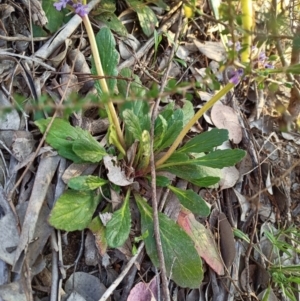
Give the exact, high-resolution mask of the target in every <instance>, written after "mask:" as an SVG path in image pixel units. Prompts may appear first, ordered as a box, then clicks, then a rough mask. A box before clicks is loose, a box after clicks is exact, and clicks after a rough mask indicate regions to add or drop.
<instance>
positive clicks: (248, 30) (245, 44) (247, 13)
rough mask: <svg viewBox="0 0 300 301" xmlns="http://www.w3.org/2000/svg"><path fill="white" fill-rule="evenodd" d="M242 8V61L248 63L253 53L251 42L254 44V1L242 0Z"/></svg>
mask: <svg viewBox="0 0 300 301" xmlns="http://www.w3.org/2000/svg"><path fill="white" fill-rule="evenodd" d="M241 9H242V25H243V30H244V33H243V39H242V48H243V49H244V50H243V51H242V52H241V61H242V63H248V62H249V61H250V55H251V44H252V39H251V35H252V30H253V19H252V18H253V14H252V1H251V0H241Z"/></svg>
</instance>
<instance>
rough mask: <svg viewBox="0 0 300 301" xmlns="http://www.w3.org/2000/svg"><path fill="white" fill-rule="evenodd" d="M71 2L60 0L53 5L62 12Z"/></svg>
mask: <svg viewBox="0 0 300 301" xmlns="http://www.w3.org/2000/svg"><path fill="white" fill-rule="evenodd" d="M68 2H69V0H60V1H58V2H56V3H54V4H53V6H54V7H55V8H56V9H57V10H58V11H61V9H62V8H66V6H67V4H68Z"/></svg>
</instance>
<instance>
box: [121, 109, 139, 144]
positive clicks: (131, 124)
mask: <svg viewBox="0 0 300 301" xmlns="http://www.w3.org/2000/svg"><path fill="white" fill-rule="evenodd" d="M123 120H124V123H125V127H126V130H127V131H129V132H130V133H131V134H132V136H133V138H134V140H138V141H141V140H142V133H143V129H142V127H141V122H140V119H139V117H138V116H136V115H135V114H134V112H133V111H132V110H125V111H124V112H123Z"/></svg>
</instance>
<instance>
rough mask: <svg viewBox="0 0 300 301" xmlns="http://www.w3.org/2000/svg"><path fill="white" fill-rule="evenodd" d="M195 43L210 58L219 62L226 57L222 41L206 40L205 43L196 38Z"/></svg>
mask: <svg viewBox="0 0 300 301" xmlns="http://www.w3.org/2000/svg"><path fill="white" fill-rule="evenodd" d="M194 43H195V45H196V46H197V47H198V49H199V51H200V52H201V53H203V54H204V55H205V56H207V57H208V58H209V59H211V60H214V61H217V62H221V61H224V60H225V59H226V49H225V48H224V46H223V44H222V43H221V42H210V41H205V43H201V42H199V41H197V40H194Z"/></svg>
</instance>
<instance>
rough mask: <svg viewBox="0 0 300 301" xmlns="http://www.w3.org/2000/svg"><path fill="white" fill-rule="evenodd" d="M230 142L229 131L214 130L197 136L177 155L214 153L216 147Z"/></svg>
mask: <svg viewBox="0 0 300 301" xmlns="http://www.w3.org/2000/svg"><path fill="white" fill-rule="evenodd" d="M227 140H228V131H227V130H223V129H222V130H220V129H212V130H211V131H209V132H204V133H202V134H200V135H197V136H195V137H194V138H192V139H191V140H190V141H188V142H187V143H186V144H185V145H184V146H183V147H181V148H179V149H178V150H177V153H204V152H209V151H212V150H213V148H214V147H216V146H219V145H221V144H222V143H223V142H224V141H227Z"/></svg>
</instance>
